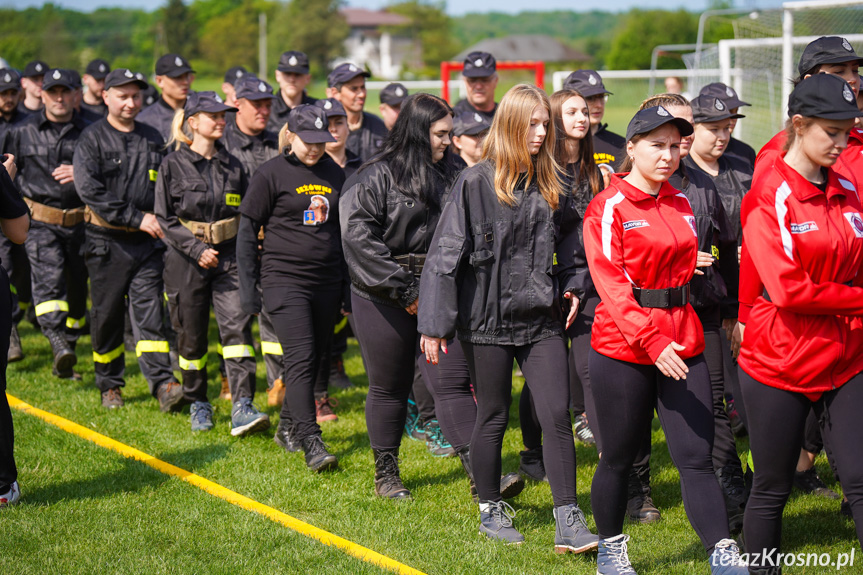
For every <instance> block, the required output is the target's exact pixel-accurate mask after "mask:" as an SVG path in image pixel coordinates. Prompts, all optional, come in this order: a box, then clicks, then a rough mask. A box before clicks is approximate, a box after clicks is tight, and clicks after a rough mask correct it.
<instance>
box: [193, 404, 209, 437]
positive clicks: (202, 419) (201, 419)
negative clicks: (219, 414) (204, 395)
mask: <svg viewBox="0 0 863 575" xmlns="http://www.w3.org/2000/svg"><path fill="white" fill-rule="evenodd" d="M189 413H190V414H191V415H190V416H189V420H190V421H191V422H192V431H210V430H211V429H213V406H212V405H210V404H209V403H208V402H206V401H196V402H194V403H193V404H192V405H191V407H190V408H189Z"/></svg>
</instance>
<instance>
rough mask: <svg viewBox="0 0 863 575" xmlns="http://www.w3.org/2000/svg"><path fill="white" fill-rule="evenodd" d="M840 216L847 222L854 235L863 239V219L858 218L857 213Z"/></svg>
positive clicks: (846, 213)
mask: <svg viewBox="0 0 863 575" xmlns="http://www.w3.org/2000/svg"><path fill="white" fill-rule="evenodd" d="M842 215H843V216H845V219H846V220H848V223H849V224H850V225H851V229H852V230H854V235H855V236H857V237H858V238H863V218H861V217H860V214H859V213H857V212H845V213H844V214H842Z"/></svg>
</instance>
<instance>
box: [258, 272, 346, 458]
mask: <svg viewBox="0 0 863 575" xmlns="http://www.w3.org/2000/svg"><path fill="white" fill-rule="evenodd" d="M273 292H277V293H273ZM341 302H342V290H341V286H339V285H336V286H335V287H333V286H329V285H307V286H301V285H292V286H290V287H288V286H284V287H281V288H279V289H278V290H276V289H272V292H270V291H268V290H267V289H264V305H265V306H266V307H267V308H268V309H269V310H270V317H271V318H272V320H273V326H274V327H275V328H276V333H277V334H278V336H279V343H280V344H281V345H282V353H283V354H284V355H283V356H282V358H283V359H282V365H283V366H284V369H285V376H284V377H285V379H284V383H285V400H284V402H283V403H282V411H281V414H280V418H281V419H283V420H287V421H290V422H291V425H292V426H293V430H294V435H295V437H296V439H297V440H298V441H301V440H302V439H304V438H305V437H307V436H309V435H320V434H321V428H320V426H318V422H317V418H316V417H315V390H314V388H315V380H316V379H317V376H318V371H319V369H320V365H321V359H322V358H325V357H329V355H330V348H331V347H332V343H333V318H335V317H336V314H337V313H339V309H340V307H341Z"/></svg>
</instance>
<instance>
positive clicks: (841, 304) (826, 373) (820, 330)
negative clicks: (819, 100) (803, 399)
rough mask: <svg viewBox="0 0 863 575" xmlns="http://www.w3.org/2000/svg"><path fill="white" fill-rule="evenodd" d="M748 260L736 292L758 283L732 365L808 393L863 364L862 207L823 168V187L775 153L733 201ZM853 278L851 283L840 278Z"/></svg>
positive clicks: (831, 385)
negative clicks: (738, 201)
mask: <svg viewBox="0 0 863 575" xmlns="http://www.w3.org/2000/svg"><path fill="white" fill-rule="evenodd" d="M741 218H742V220H743V245H744V248H745V252H746V253H747V255H748V258H749V261H750V262H751V264H752V265H751V266H749V267H748V268H746V270H745V271H744V270H743V269H742V270H741V273H740V284H741V285H740V287H741V292H743V291H744V290H745V291H746V293H752V292H753V291H755V289H753V285H755V286H761V285H763V286H764V287H765V288H766V290H767V294H768V295H769V297H770V300H772V301H768V299H766V298H765V297H763V296H761V295H759V297H757V298H756V299H755V302H754V305H753V306H752V309H751V311H750V312H749V314H748V318H747V320H748V321H747V323H746V332H745V334H744V338H743V347H742V348H741V351H740V358H739V362H740V366H741V367H742V368H743V370H744V371H745V372H746V373H748V374H749V375H750V376H752V377H753V378H755V379H756V380H758V381H760V382H762V383H764V384H767V385H770V386H772V387H778V388H780V389H787V390H789V391H795V392H800V393H805V394H806V395H807V396H808V397H809V398H810V399H812V400H815V399H817V398H818V397H820V396H821V394H822V393H823V392H825V391H829V390H831V389H835V388H837V387H839V386H840V385H842V384H844V383H845V382H847V381H848V380H849V379H851V378H852V377H853V376H855V375H857V374H858V373H859V372H861V371H863V353H861V352H863V321H861V319H860V318H859V317H856V316H861V315H863V288H861V287H853V286H861V285H863V277H861V276H860V275H859V274H858V272H859V270H860V266H861V263H863V208H861V207H860V201H859V200H858V198H857V192H856V189H855V185H854V184H853V183H851V182H850V181H848V180H847V179H845V178H843V177H842V176H839V175H837V173H836V172H834V171H833V170H832V169H831V170H828V183H827V191H826V192H823V191H821V190H820V189H819V188H817V187H815V186H814V185H812V184H811V183H809V182H808V181H806V179H805V178H803V176H801V175H800V174H798V173H797V172H796V171H795V170H793V169H792V168H791V167H789V166H788V164H786V163H785V161H784V160H782V159H781V157H779V158H777V159H774V160H773V161H772V166H771V169H769V170H768V169H765V170H763V171H762V173H761V175H760V176H759V177H758V178H757V179H756V180H754V181H753V183H752V190H751V191H750V192H749V193H748V194H747V195H746V196H745V197H744V198H743V207H742V211H741ZM852 281H853V286H850V285H843V284H846V283H848V282H852Z"/></svg>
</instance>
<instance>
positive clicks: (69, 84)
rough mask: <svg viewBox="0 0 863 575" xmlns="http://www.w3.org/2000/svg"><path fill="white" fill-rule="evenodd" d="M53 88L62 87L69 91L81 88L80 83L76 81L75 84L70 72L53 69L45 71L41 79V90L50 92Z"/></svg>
mask: <svg viewBox="0 0 863 575" xmlns="http://www.w3.org/2000/svg"><path fill="white" fill-rule="evenodd" d="M54 86H64V87H66V88H69V89H70V90H74V89H76V88H79V87H81V81H80V80H78V82H77V84H76V83H75V78H74V76H73V75H72V72H71V71H70V70H62V69H60V68H55V69H53V70H48V71H46V72H45V75H44V76H43V77H42V89H43V90H50V89H51V88H53V87H54Z"/></svg>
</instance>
